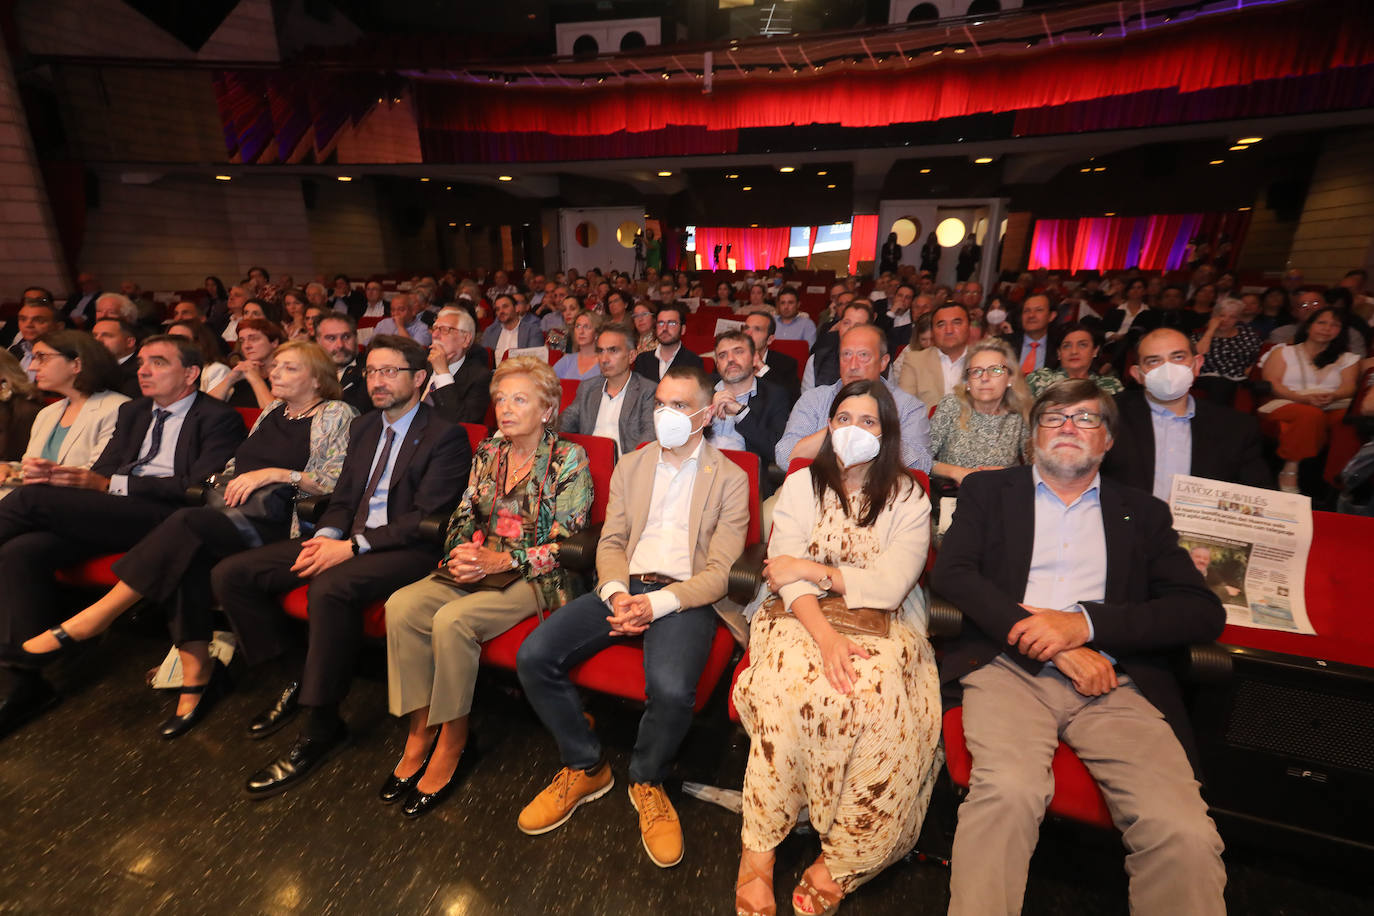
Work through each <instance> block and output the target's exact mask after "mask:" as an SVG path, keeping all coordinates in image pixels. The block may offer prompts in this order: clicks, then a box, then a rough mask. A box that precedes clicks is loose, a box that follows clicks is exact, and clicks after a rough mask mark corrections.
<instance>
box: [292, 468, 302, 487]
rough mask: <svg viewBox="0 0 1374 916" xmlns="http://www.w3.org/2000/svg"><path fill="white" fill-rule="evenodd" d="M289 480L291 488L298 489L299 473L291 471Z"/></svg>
mask: <svg viewBox="0 0 1374 916" xmlns="http://www.w3.org/2000/svg"><path fill="white" fill-rule="evenodd" d="M289 479H290V481H291V486H293V487H299V486H300V485H301V472H300V471H292V472H291V474H290V477H289Z"/></svg>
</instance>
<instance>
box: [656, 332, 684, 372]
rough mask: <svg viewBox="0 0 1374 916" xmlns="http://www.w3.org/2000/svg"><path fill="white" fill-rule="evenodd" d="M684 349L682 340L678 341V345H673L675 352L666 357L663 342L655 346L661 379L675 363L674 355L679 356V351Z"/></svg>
mask: <svg viewBox="0 0 1374 916" xmlns="http://www.w3.org/2000/svg"><path fill="white" fill-rule="evenodd" d="M681 349H682V342H681V341H678V343H677V346H675V347H673V352H671V353H669V354H668V356H667V357H666V358H665V357H664V356H663V344H659V345H658V346H657V347H654V356H656V357H657V358H658V377H659V378H660V379H661V378H663V376H664V375H665V374H666V373H667V372H668V369H669V368H671V367H672V365H673V357H675V356H677V351H678V350H681Z"/></svg>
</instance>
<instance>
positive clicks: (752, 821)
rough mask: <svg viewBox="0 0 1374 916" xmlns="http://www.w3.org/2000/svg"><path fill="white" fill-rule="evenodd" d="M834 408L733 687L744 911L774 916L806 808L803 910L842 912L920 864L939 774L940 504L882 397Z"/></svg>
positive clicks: (852, 385)
mask: <svg viewBox="0 0 1374 916" xmlns="http://www.w3.org/2000/svg"><path fill="white" fill-rule="evenodd" d="M874 330H876V329H874ZM850 335H860V336H865V337H870V338H871V337H874V336H876V335H874V334H873V332H872V331H869V330H864V329H855V330H852V331H850ZM845 345H846V346H850V345H851V343H850V340H849V337H846V344H845ZM827 408H828V409H827V414H828V421H827V423H826V428H825V430H824V431H823V432H822V441H821V444H820V446H819V448H818V450H817V454H816V459H815V462H814V463H813V464H812V465H811V466H810V467H809V468H807V469H804V470H801V471H798V472H796V473H794V474H792V475H790V476H789V477H788V478H787V480H786V481H785V482H784V483H783V485H782V488H781V489H780V490H779V492H778V500H777V507H776V510H775V515H774V523H773V535H772V538H771V539H770V541H769V544H768V561H767V563H766V564H765V567H764V577H765V580H766V584H767V592H768V597H767V600H766V601H764V602H763V604H762V606H761V607H760V608H758V610H757V611H756V612H755V613H754V614H753V617H752V620H751V624H750V641H749V657H750V664H749V667H748V668H746V669H745V671H744V672H743V673H742V674H741V675H740V678H739V681H738V683H737V684H736V685H735V689H734V699H735V705H736V706H737V707H738V709H739V713H740V720H741V722H742V723H743V725H744V728H745V731H747V732H748V733H749V737H750V746H749V762H748V766H747V768H746V770H745V774H744V792H743V802H744V812H743V816H744V828H743V835H742V840H743V851H742V854H741V860H740V869H739V879H738V881H737V884H736V902H735V907H736V911H737V912H744V913H764V912H773V910H772V905H773V886H772V885H773V865H774V853H773V850H774V849H775V848H776V847H777V846H778V844H780V843H781V842H782V841H783V840H784V839H786V838H787V835H788V834H789V833H790V832H791V830H792V828H793V827H794V826H795V825H796V822H797V816H798V814H799V813H800V811H801V809H802V808H803V807H805V808H808V810H809V813H810V822H811V826H812V828H813V829H814V830H815V831H816V832H817V834H819V836H820V841H821V855H820V857H819V858H817V859H816V861H815V862H814V863H812V865H811V866H810V867H809V868H808V869H807V870H806V871H805V872H804V873H803V875H802V880H801V882H800V883H799V884H798V885H797V887H796V889H794V890H793V892H792V894H791V898H792V905H793V907H794V909H795V911H796V912H798V913H820V912H829V911H830V910H832V909H833V908H834V907H836V906H838V905H839V902H840V900H841V899H842V898H843V897H844V896H845V895H847V894H849V893H850V892H852V891H853V890H854V889H855V888H857V887H858V886H859V885H860V884H862V883H863V882H865V881H867V880H868V879H870V878H872V877H873V876H874V875H875V874H876V873H877V872H879V871H881V870H882V869H884V868H886V867H888V866H889V865H891V864H893V863H894V862H897V861H898V860H900V859H901V858H902V857H903V856H904V855H906V854H907V853H908V852H910V850H911V849H912V847H913V846H914V845H915V843H916V837H917V835H918V834H919V833H920V829H921V823H922V821H923V820H924V817H925V811H926V806H927V805H928V804H929V801H930V793H931V790H932V788H933V787H934V785H935V780H936V776H937V774H938V773H939V769H940V763H941V756H940V754H939V750H938V748H939V742H940V699H939V692H940V688H939V680H938V677H937V674H936V668H935V653H934V651H933V650H932V649H931V646H930V643H929V641H928V640H927V638H926V622H927V611H926V608H925V604H924V600H923V597H922V593H921V591H920V590H919V589H917V588H916V580H917V577H918V576H919V575H920V573H921V569H922V568H923V567H924V565H925V560H926V552H927V547H928V543H929V540H930V524H929V517H930V504H929V502H928V501H927V500H926V497H925V494H924V493H923V492H922V491H921V488H920V487H919V486H917V485H916V483H915V482H914V481H913V480H912V479H911V477H910V476H909V475H908V474H907V473H906V469H905V468H904V467H903V465H904V463H905V462H904V460H903V457H902V447H901V436H902V430H901V428H900V420H899V415H898V410H897V405H896V404H895V403H894V401H893V398H892V395H891V394H890V393H889V392H888V389H887V386H886V385H884V384H883V383H882V382H880V381H878V380H876V379H863V380H860V381H855V382H849V383H846V384H844V385H843V387H841V388H840V389H839V390H838V391H837V392H834V393H833V396H832V397H831V402H830V403H829V404H828V405H827Z"/></svg>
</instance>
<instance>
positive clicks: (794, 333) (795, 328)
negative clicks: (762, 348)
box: [775, 286, 816, 347]
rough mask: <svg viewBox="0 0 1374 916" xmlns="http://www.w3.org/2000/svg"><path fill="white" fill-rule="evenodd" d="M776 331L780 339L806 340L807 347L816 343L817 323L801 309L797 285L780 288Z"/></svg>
mask: <svg viewBox="0 0 1374 916" xmlns="http://www.w3.org/2000/svg"><path fill="white" fill-rule="evenodd" d="M775 333H776V335H777V338H778V339H779V340H804V341H806V345H807V347H813V346H815V344H816V323H815V322H814V321H812V320H811V316H810V315H808V314H806V313H805V312H803V311H802V310H801V298H800V297H799V296H798V295H797V290H796V288H795V287H791V286H784V287H783V288H782V289H780V290H778V326H777V331H776V332H775Z"/></svg>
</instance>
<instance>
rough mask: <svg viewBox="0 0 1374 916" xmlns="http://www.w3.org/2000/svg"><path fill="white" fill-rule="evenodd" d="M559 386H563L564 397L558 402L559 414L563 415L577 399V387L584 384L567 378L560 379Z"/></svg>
mask: <svg viewBox="0 0 1374 916" xmlns="http://www.w3.org/2000/svg"><path fill="white" fill-rule="evenodd" d="M559 384H561V385H562V386H563V396H562V397H561V398H560V399H559V401H558V412H559V413H562V412H563V411H565V410H567V409H568V405H569V404H571V403H572V402H573V398H575V397H577V386H578V385H581V384H582V383H581V382H580V381H578V380H577V379H572V378H565V379H559Z"/></svg>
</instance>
